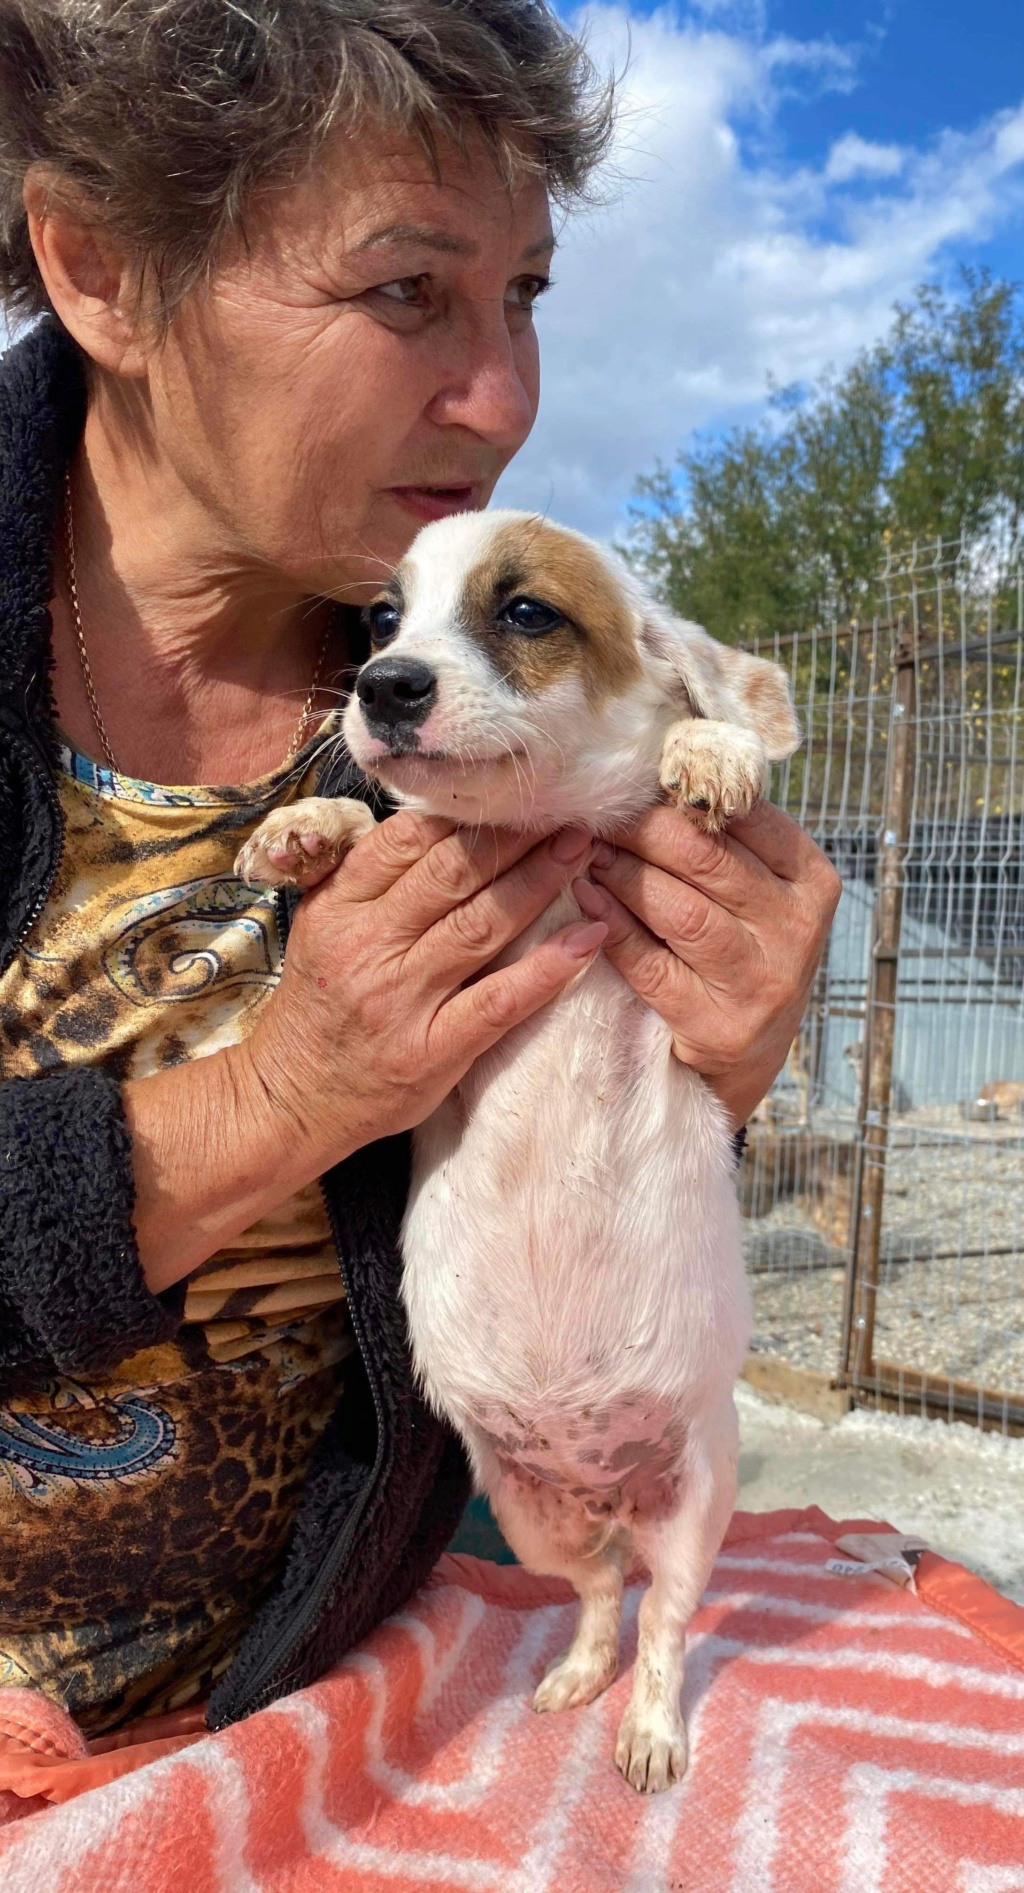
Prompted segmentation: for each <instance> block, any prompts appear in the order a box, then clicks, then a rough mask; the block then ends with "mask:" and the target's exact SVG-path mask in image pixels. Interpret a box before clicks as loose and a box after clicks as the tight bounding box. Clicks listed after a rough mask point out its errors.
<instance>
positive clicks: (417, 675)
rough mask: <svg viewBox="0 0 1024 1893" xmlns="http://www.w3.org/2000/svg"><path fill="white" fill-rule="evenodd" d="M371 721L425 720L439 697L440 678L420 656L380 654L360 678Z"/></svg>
mask: <svg viewBox="0 0 1024 1893" xmlns="http://www.w3.org/2000/svg"><path fill="white" fill-rule="evenodd" d="M356 696H357V697H358V698H359V701H360V703H361V704H362V706H363V715H364V716H365V718H366V720H367V722H368V723H383V724H385V725H386V726H387V727H389V728H391V729H393V728H394V727H395V725H396V724H398V723H402V724H406V725H409V724H412V723H422V722H423V721H424V719H425V718H426V717H427V716H428V714H429V712H430V708H431V705H432V704H433V702H434V700H435V698H436V696H437V678H436V677H435V676H434V673H433V671H432V670H431V668H430V666H429V664H422V663H421V662H420V660H419V659H418V658H416V657H378V658H376V659H375V660H374V662H373V663H372V664H367V666H366V669H365V670H362V671H360V673H359V676H358V677H357V679H356Z"/></svg>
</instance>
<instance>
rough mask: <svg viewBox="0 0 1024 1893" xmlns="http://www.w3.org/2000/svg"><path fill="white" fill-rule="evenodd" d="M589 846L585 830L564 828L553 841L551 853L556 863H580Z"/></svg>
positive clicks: (588, 838) (588, 837)
mask: <svg viewBox="0 0 1024 1893" xmlns="http://www.w3.org/2000/svg"><path fill="white" fill-rule="evenodd" d="M589 846H590V836H589V834H588V833H587V830H586V829H585V828H562V829H560V830H559V832H558V834H557V835H555V837H554V839H553V840H552V843H551V853H552V856H553V857H554V859H555V860H556V861H579V860H580V858H581V857H582V856H583V855H585V854H586V852H587V849H588V848H589Z"/></svg>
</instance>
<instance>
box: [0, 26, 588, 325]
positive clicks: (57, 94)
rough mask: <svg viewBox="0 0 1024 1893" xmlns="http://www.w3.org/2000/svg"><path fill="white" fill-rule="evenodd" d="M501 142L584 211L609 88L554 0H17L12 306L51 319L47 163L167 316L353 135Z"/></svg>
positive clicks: (4, 65)
mask: <svg viewBox="0 0 1024 1893" xmlns="http://www.w3.org/2000/svg"><path fill="white" fill-rule="evenodd" d="M366 117H376V118H378V119H379V118H383V119H384V120H385V121H386V122H389V123H396V124H397V125H399V126H400V127H401V128H403V129H404V130H408V131H412V132H414V133H416V134H417V135H418V136H420V137H421V138H422V139H423V140H424V141H425V142H426V144H427V146H428V148H429V149H431V150H433V149H434V148H435V142H436V140H437V138H438V137H444V136H455V137H456V138H458V137H459V136H460V135H462V134H463V133H464V131H465V129H466V127H467V125H475V126H476V127H477V128H479V130H480V131H481V132H482V133H483V134H484V136H485V137H486V139H487V141H488V143H489V144H490V146H491V148H492V150H493V152H494V154H495V157H496V159H497V161H498V163H499V165H500V167H501V169H502V171H503V173H504V174H505V175H506V176H508V177H509V179H510V180H511V178H512V177H514V176H515V175H518V174H520V173H521V171H522V169H523V167H524V166H525V167H527V168H528V169H532V170H534V171H539V172H540V173H541V174H542V175H543V176H544V177H545V178H546V180H547V181H548V184H549V186H550V189H551V191H552V194H553V196H554V197H555V199H556V201H558V202H560V203H562V204H565V203H568V202H570V201H572V200H573V199H576V198H579V197H580V196H581V195H582V194H583V193H584V192H585V189H586V186H587V182H588V180H589V178H590V176H591V174H592V172H593V170H594V167H595V166H596V164H597V163H598V161H599V160H600V158H601V157H602V156H603V154H604V151H605V149H606V147H607V143H608V139H609V135H610V131H611V117H612V100H611V88H610V86H609V85H608V84H606V83H604V82H602V80H601V79H600V77H599V75H598V74H597V72H596V71H595V68H594V66H593V65H592V63H591V62H590V60H589V59H588V57H587V55H586V53H585V51H584V49H583V46H582V44H581V43H580V41H579V40H577V39H575V38H574V37H573V36H572V35H571V34H570V33H569V32H568V31H567V30H566V28H565V27H564V26H562V24H561V23H560V21H559V20H558V19H557V18H556V16H555V14H554V12H553V11H552V10H551V8H550V7H549V6H548V5H547V4H546V0H0V298H2V300H3V301H4V302H5V303H6V305H7V307H8V308H9V309H10V310H12V311H14V312H16V313H19V314H24V315H32V314H36V313H38V312H39V311H41V310H43V309H45V308H46V307H47V306H48V305H47V298H46V292H45V290H44V287H43V283H42V279H41V277H40V275H39V271H38V269H37V267H36V262H35V257H34V256H33V253H32V246H31V243H30V241H29V234H28V220H27V217H26V214H25V209H24V206H23V203H22V190H23V186H24V181H25V176H26V173H27V171H28V169H29V167H30V166H31V165H33V164H36V163H43V164H46V165H48V166H50V167H52V169H53V171H54V173H55V174H56V176H57V178H58V179H60V178H64V179H66V180H67V181H68V183H69V184H71V185H72V186H73V187H75V188H77V190H78V191H80V192H81V193H82V194H83V195H84V197H85V200H86V202H87V203H88V205H89V206H90V214H95V215H96V217H97V218H98V219H100V220H101V221H102V222H103V223H105V224H106V225H107V227H108V228H109V229H110V230H111V231H112V233H113V234H115V235H116V236H117V237H118V239H119V240H120V241H121V242H122V243H124V244H125V246H126V247H127V248H128V249H129V251H132V252H134V253H135V254H137V255H138V257H139V259H140V262H141V263H143V264H144V266H145V268H146V270H147V272H152V275H153V276H154V277H155V280H156V284H157V287H158V292H159V299H160V303H161V306H162V308H163V311H164V313H165V315H166V313H167V312H168V311H169V310H170V309H171V308H173V307H174V306H175V304H176V303H177V302H179V301H180V300H181V298H182V296H184V295H186V294H187V293H188V291H189V290H190V289H191V288H193V287H194V286H195V284H196V283H197V282H199V281H200V280H201V279H202V278H203V276H204V275H205V274H206V273H207V272H209V271H210V270H211V269H212V267H213V265H214V264H215V261H216V258H217V255H218V253H219V250H220V247H221V244H222V242H223V240H224V239H225V237H227V236H228V235H229V234H230V233H231V232H232V231H238V230H239V229H241V228H242V225H243V217H244V212H245V209H246V206H247V204H248V203H249V202H250V201H251V199H252V196H253V193H254V192H255V191H257V190H258V189H260V187H262V186H265V185H268V184H272V183H274V182H276V181H279V180H280V181H285V180H287V179H288V178H289V177H291V176H294V175H296V174H297V173H298V172H299V171H300V170H301V168H302V166H303V165H304V164H306V163H308V162H309V160H310V158H311V157H312V156H313V155H315V153H316V151H317V150H318V149H319V147H320V145H321V144H322V142H323V140H324V138H325V137H326V136H327V134H328V133H329V132H330V131H332V130H333V129H334V128H335V126H339V125H340V126H342V127H348V128H354V127H356V126H357V125H358V123H359V121H360V120H361V119H364V118H366Z"/></svg>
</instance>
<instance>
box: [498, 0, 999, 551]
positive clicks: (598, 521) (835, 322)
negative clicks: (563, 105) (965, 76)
mask: <svg viewBox="0 0 1024 1893" xmlns="http://www.w3.org/2000/svg"><path fill="white" fill-rule="evenodd" d="M755 12H756V9H753V8H752V9H751V10H750V12H749V14H748V21H747V25H746V28H745V29H743V30H741V28H740V27H738V26H735V25H732V22H733V21H734V20H735V18H736V14H735V11H734V10H733V9H731V8H727V7H725V6H724V4H723V5H719V4H718V3H717V0H706V4H705V6H704V9H703V13H704V18H703V19H702V20H700V21H694V20H693V17H692V16H691V17H690V20H689V22H684V21H681V20H680V19H679V18H678V16H676V15H675V14H673V13H671V12H668V11H662V12H659V13H655V14H654V15H653V16H649V17H647V18H643V19H641V18H633V19H630V17H629V15H628V14H627V13H626V12H625V11H624V10H623V9H621V8H619V7H616V6H610V5H603V4H597V5H595V6H593V7H592V8H591V9H590V11H589V13H588V15H587V21H588V25H589V35H588V36H589V39H590V44H591V48H592V50H593V51H594V53H595V54H596V55H597V57H598V58H599V60H600V61H601V62H602V63H603V64H605V65H606V66H608V65H611V66H615V67H617V68H618V69H619V70H621V69H622V67H623V65H624V64H626V62H627V51H628V59H629V70H628V73H627V77H626V82H625V86H624V99H625V104H626V120H625V128H624V135H623V139H622V143H621V148H620V158H619V162H620V167H621V174H622V183H621V188H620V189H619V190H618V192H617V194H616V199H615V201H614V203H612V204H610V205H609V206H608V207H607V208H606V209H604V210H603V211H601V212H600V213H595V214H593V215H591V216H589V217H584V218H580V219H577V220H575V221H574V222H573V223H571V224H570V226H569V228H568V229H567V230H566V231H565V233H564V236H563V245H562V249H561V251H560V254H559V256H558V257H556V262H555V275H556V277H557V279H558V286H557V288H556V289H555V291H554V293H553V295H552V296H551V298H550V300H549V301H548V302H547V303H546V304H545V305H544V307H543V309H542V311H541V313H540V314H539V316H538V321H539V323H540V324H541V333H542V337H543V344H542V345H543V353H544V396H543V401H542V408H541V415H540V419H539V421H538V425H537V428H536V430H535V432H534V435H533V437H532V439H531V441H530V442H529V443H528V445H527V447H526V448H525V449H524V451H523V453H522V454H521V455H520V456H519V458H518V460H517V461H516V462H515V463H514V464H513V466H512V467H511V468H510V470H509V472H508V474H506V476H505V479H504V480H503V481H502V483H501V488H500V490H499V498H500V499H501V500H502V501H504V503H505V504H506V505H521V506H527V507H538V508H541V509H544V510H548V511H550V512H551V513H552V514H553V515H554V516H555V517H557V518H561V519H564V520H565V521H567V522H568V523H572V524H576V525H578V526H580V527H581V528H583V529H584V530H585V531H589V532H593V533H597V534H599V535H608V534H611V533H612V532H614V531H615V530H616V528H617V527H618V526H619V525H620V524H621V519H622V510H623V508H624V506H625V503H626V501H627V499H628V495H629V491H630V487H631V485H632V481H633V477H634V476H635V474H636V473H638V472H640V471H642V470H644V469H646V468H648V467H650V465H651V464H652V462H653V460H654V459H655V457H656V456H659V455H660V456H661V457H662V458H664V459H671V458H672V457H673V456H674V454H675V451H676V449H677V448H678V447H679V446H680V445H682V444H683V443H684V442H685V441H686V439H687V438H688V436H690V434H691V433H692V431H693V430H694V429H695V428H701V427H708V426H718V425H720V424H722V423H723V422H726V421H728V420H730V419H732V418H735V417H737V416H741V415H744V414H749V413H750V412H751V411H752V409H754V408H756V407H757V405H758V404H759V403H760V402H761V401H762V400H763V397H764V390H765V384H766V379H767V377H768V376H769V375H773V376H775V377H776V378H777V379H779V380H781V381H782V382H784V383H785V382H789V381H794V380H802V379H804V378H807V377H813V376H814V375H815V374H817V373H819V372H820V371H821V370H822V369H824V368H825V367H827V366H829V365H832V364H834V365H837V366H841V365H842V364H843V363H844V362H846V361H848V360H849V359H850V357H851V356H852V355H853V354H854V353H855V352H856V350H857V349H858V348H860V347H861V346H863V345H864V344H865V343H866V342H869V341H871V340H873V339H874V338H875V337H876V336H878V335H879V334H880V333H881V332H882V331H883V329H884V328H885V326H886V324H887V321H888V317H889V312H890V309H891V306H892V303H893V302H894V301H895V300H896V299H898V298H900V297H903V296H906V295H907V294H908V293H909V292H910V291H911V290H912V289H913V287H914V286H915V284H916V283H918V282H919V281H921V280H922V278H923V277H925V276H927V275H928V274H929V273H931V272H932V271H933V270H935V268H936V267H937V266H938V265H940V264H941V262H942V260H943V259H944V257H946V256H948V254H949V250H950V246H954V245H957V246H959V248H960V250H961V251H964V250H966V249H967V248H968V247H969V245H970V244H971V243H973V242H974V241H977V240H981V239H984V238H985V237H986V236H988V235H989V234H991V233H992V232H993V231H995V230H996V229H997V228H998V227H999V226H1000V225H1001V224H1005V223H1007V222H1008V221H1009V220H1010V218H1011V217H1012V216H1014V215H1015V214H1016V213H1017V212H1018V211H1019V210H1020V208H1021V206H1022V205H1024V105H1021V106H1020V107H1019V108H1017V109H1016V110H1007V111H1004V112H1001V113H999V114H997V115H996V116H994V117H993V118H991V119H989V120H987V121H986V122H984V123H983V124H981V125H980V126H979V127H978V128H977V129H976V130H975V131H974V132H972V133H970V134H963V133H954V132H951V131H946V132H939V133H938V134H937V136H936V137H935V139H934V140H933V141H932V143H931V145H930V146H929V147H928V148H927V149H915V148H912V147H898V146H885V145H878V144H873V143H871V142H869V141H868V140H866V139H863V138H861V137H860V136H859V135H858V134H857V133H856V132H855V131H853V130H852V128H851V131H850V133H849V134H848V135H847V136H846V137H845V138H843V139H841V140H840V141H839V143H838V144H836V145H833V147H832V151H831V153H830V154H829V156H828V158H827V159H826V160H825V161H824V162H823V164H822V165H821V166H820V167H818V168H817V169H814V168H810V167H806V166H805V167H794V166H792V165H786V164H785V163H784V162H783V160H782V159H781V158H780V156H779V141H778V135H777V132H776V129H775V119H776V114H777V111H778V105H779V100H780V98H781V97H782V96H784V95H785V94H786V93H787V92H791V89H792V87H793V85H795V84H799V86H800V88H801V89H804V88H805V87H806V86H812V87H814V86H816V87H817V88H818V89H820V88H821V87H822V86H828V87H830V88H831V89H833V90H836V89H838V90H842V91H845V90H846V88H847V85H848V83H849V82H850V81H851V75H852V73H853V56H852V55H851V54H850V53H849V52H848V51H845V50H844V49H843V48H841V47H836V46H835V45H834V44H833V43H832V42H831V41H805V42H800V43H794V42H792V41H783V40H770V39H768V38H766V37H765V36H764V34H763V33H761V32H759V31H758V30H757V25H756V21H755V19H754V17H753V15H754V13H755ZM723 21H724V22H725V25H724V26H723ZM850 113H851V117H853V116H855V99H853V98H851V101H850ZM897 160H898V163H897ZM837 167H838V168H837ZM851 185H853V186H854V188H852V189H851V188H850V186H851Z"/></svg>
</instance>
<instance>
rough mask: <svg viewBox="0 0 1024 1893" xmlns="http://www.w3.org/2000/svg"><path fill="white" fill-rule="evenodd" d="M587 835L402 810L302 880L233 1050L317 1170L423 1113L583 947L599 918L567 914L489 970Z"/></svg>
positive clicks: (588, 954) (599, 933)
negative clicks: (311, 886) (260, 1005)
mask: <svg viewBox="0 0 1024 1893" xmlns="http://www.w3.org/2000/svg"><path fill="white" fill-rule="evenodd" d="M590 841H591V837H590V836H589V834H587V833H586V831H585V830H582V829H564V830H562V831H561V832H560V833H559V834H557V835H555V836H553V837H551V838H549V839H548V840H546V841H543V842H540V843H539V844H538V843H536V841H535V840H534V841H533V842H531V841H530V840H529V839H527V838H526V837H524V836H522V835H513V834H509V833H507V832H499V831H495V830H490V829H482V830H459V831H454V830H453V828H452V826H451V824H450V823H448V822H444V821H440V820H438V819H436V818H432V817H426V816H420V815H414V814H412V813H410V812H402V813H400V814H398V815H394V816H392V817H391V819H390V820H388V821H386V822H384V823H382V824H381V825H380V826H379V827H378V828H375V829H374V830H373V831H372V832H371V833H370V834H368V835H366V836H365V837H364V838H363V839H362V840H361V841H360V842H358V843H357V845H356V847H355V848H354V849H353V850H352V852H351V854H350V855H349V856H348V857H347V859H346V860H345V861H344V862H343V863H342V865H341V867H340V868H339V869H338V870H337V872H336V873H334V874H332V875H330V876H329V877H328V879H327V880H325V881H324V882H323V883H322V884H321V885H320V886H319V887H318V888H316V889H315V890H314V891H313V892H312V893H310V894H307V896H306V897H305V899H304V900H303V901H302V903H301V905H300V907H299V909H298V912H297V914H296V917H295V921H294V924H293V927H292V931H291V936H290V938H289V942H288V951H287V954H286V956H285V964H284V971H283V973H282V976H281V982H280V985H279V987H278V990H277V992H276V993H275V995H274V998H273V999H272V1000H271V1002H270V1003H269V1004H268V1005H267V1006H266V1008H265V1009H264V1011H263V1013H262V1014H261V1016H260V1019H259V1021H258V1022H257V1025H256V1027H255V1029H254V1031H253V1032H252V1034H251V1035H250V1037H249V1038H248V1039H247V1040H246V1041H245V1045H244V1047H243V1048H241V1049H242V1051H243V1054H244V1057H245V1060H246V1062H247V1064H248V1066H249V1069H250V1071H251V1073H252V1074H253V1075H254V1076H255V1077H256V1079H257V1081H258V1084H259V1086H260V1088H261V1089H262V1091H263V1093H264V1095H265V1096H266V1097H267V1099H268V1100H269V1102H270V1104H271V1106H272V1108H273V1109H274V1110H275V1111H276V1113H277V1114H278V1115H279V1116H282V1117H285V1118H287V1120H288V1121H289V1122H290V1123H291V1125H292V1126H293V1127H294V1132H295V1136H296V1139H297V1142H298V1144H299V1147H300V1148H301V1147H305V1148H307V1149H308V1150H310V1151H311V1152H313V1153H315V1159H316V1163H317V1166H318V1168H319V1167H324V1166H326V1164H328V1163H330V1162H336V1161H337V1160H338V1158H339V1157H341V1156H343V1155H344V1154H346V1152H347V1151H350V1150H353V1149H356V1148H358V1147H359V1146H360V1145H361V1144H364V1143H368V1142H369V1141H370V1140H371V1139H373V1138H377V1137H383V1136H386V1135H388V1134H389V1133H391V1132H393V1131H399V1130H407V1129H409V1128H410V1127H411V1126H412V1125H414V1124H419V1123H421V1122H422V1120H423V1119H424V1118H425V1117H426V1116H428V1114H429V1113H430V1112H431V1111H432V1110H433V1109H434V1108H435V1106H436V1105H438V1104H439V1103H440V1102H441V1099H442V1098H443V1097H445V1095H446V1094H447V1093H448V1092H449V1091H450V1090H451V1088H452V1086H453V1085H454V1084H456V1083H457V1082H458V1080H459V1079H460V1078H461V1077H462V1075H463V1073H464V1072H465V1071H467V1070H468V1068H469V1066H470V1065H471V1064H472V1063H473V1061H474V1059H476V1058H478V1057H479V1056H480V1054H481V1052H484V1051H486V1050H487V1049H488V1048H489V1047H490V1046H491V1045H493V1044H494V1043H495V1042H496V1040H497V1039H499V1038H501V1037H502V1036H503V1035H504V1033H506V1032H507V1031H508V1030H509V1028H510V1027H511V1026H514V1025H518V1024H519V1023H520V1022H521V1021H522V1020H524V1019H527V1018H529V1017H530V1015H531V1013H534V1012H536V1011H537V1010H538V1008H539V1007H540V1006H543V1005H546V1004H547V1002H548V1001H549V1000H551V999H554V998H555V997H556V995H557V994H558V993H560V992H561V990H562V988H563V987H564V986H566V985H568V983H569V981H570V980H571V979H572V978H573V977H574V976H575V975H576V974H577V973H579V971H580V970H581V967H582V965H583V964H584V962H585V961H586V960H588V959H590V958H592V957H593V955H594V954H595V953H596V952H597V950H598V948H599V946H600V945H601V944H602V942H603V940H604V938H605V936H606V928H605V927H604V926H603V925H595V924H594V923H592V922H586V923H584V924H582V925H581V924H580V923H577V924H576V925H575V926H573V927H569V928H567V929H565V930H564V931H563V932H562V933H560V934H557V935H555V936H554V937H553V938H552V939H550V940H548V941H546V942H544V944H543V945H541V946H538V947H536V948H534V950H533V951H532V952H531V953H529V954H527V955H526V956H525V958H523V959H521V960H518V961H516V962H515V963H514V964H512V965H510V966H506V967H503V968H501V969H500V970H499V971H497V972H486V971H485V969H486V968H487V967H488V965H489V964H490V962H491V961H492V960H494V959H495V957H496V956H497V955H499V954H500V953H501V951H502V949H503V948H504V947H506V946H508V944H509V942H510V941H512V940H514V939H515V938H516V936H517V935H518V934H520V933H522V931H523V930H524V928H526V927H528V926H529V925H530V924H531V923H532V922H533V921H534V920H536V919H537V918H538V917H539V915H540V914H542V913H543V911H544V909H545V908H546V907H547V906H548V905H549V903H550V902H551V901H552V900H553V899H554V898H555V896H556V895H557V894H558V892H559V890H560V889H561V888H562V887H564V886H565V884H566V882H567V880H568V879H569V877H570V875H571V873H572V869H573V867H574V866H578V865H579V864H580V863H581V862H582V861H583V859H584V858H585V855H586V852H587V850H588V848H589V846H590ZM467 982H468V983H467Z"/></svg>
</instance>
